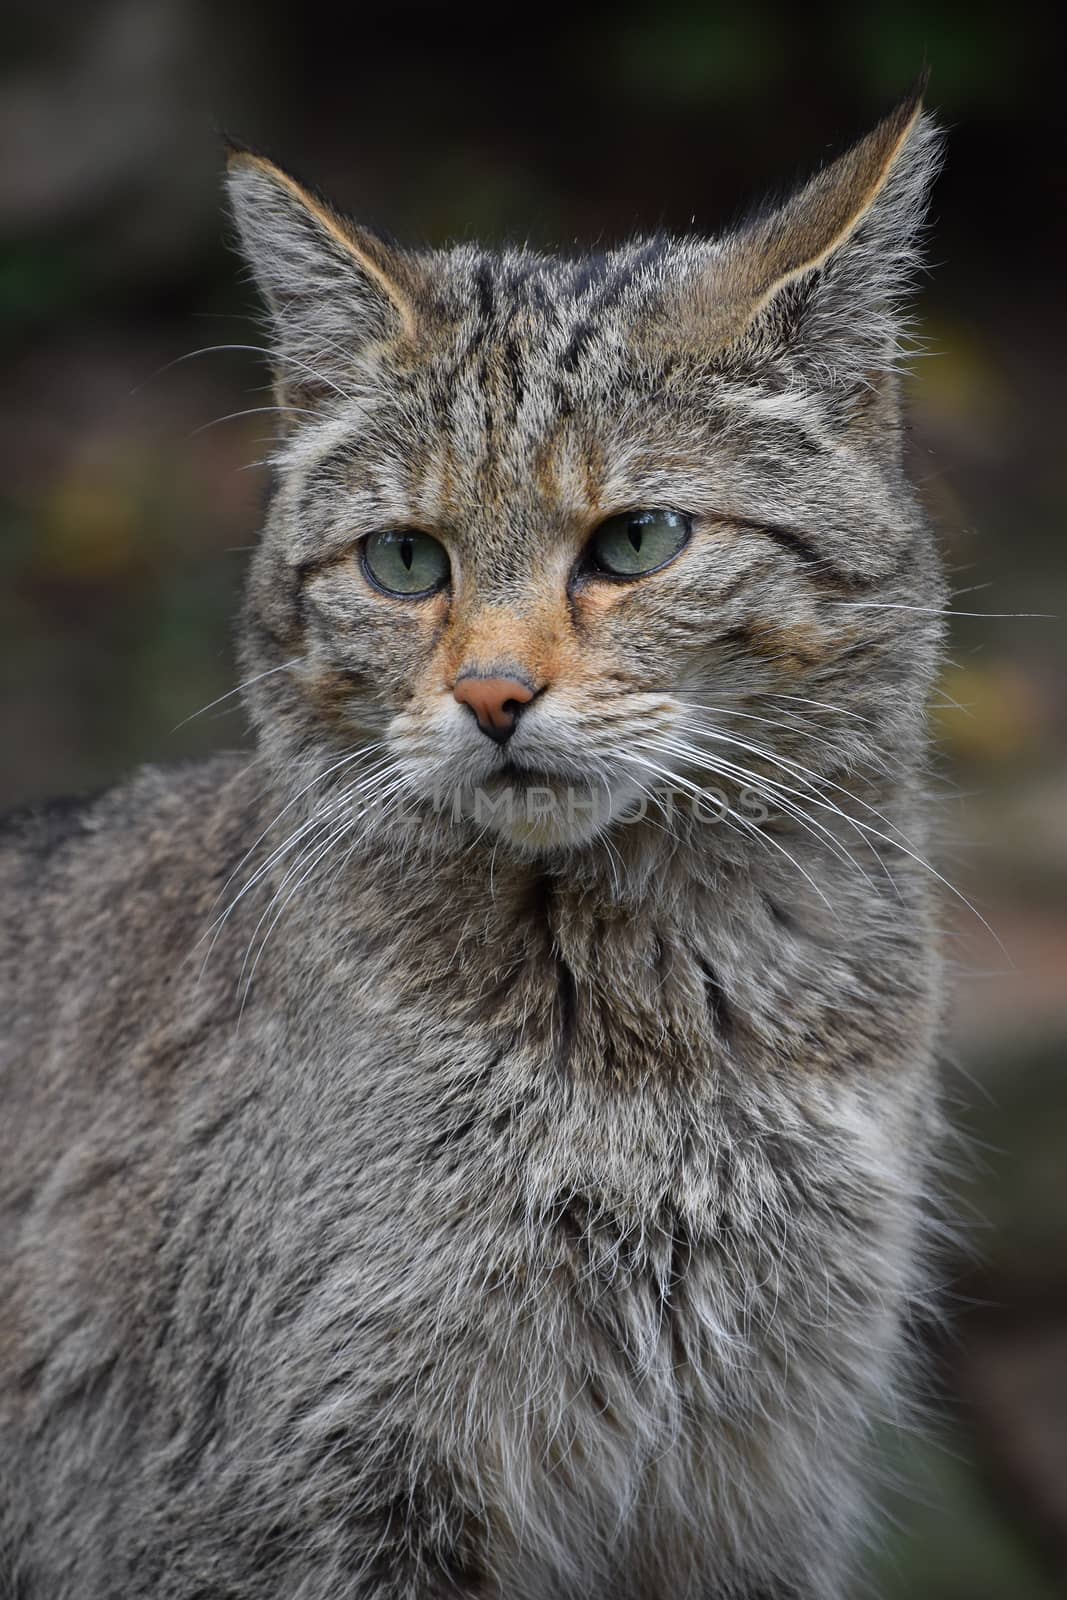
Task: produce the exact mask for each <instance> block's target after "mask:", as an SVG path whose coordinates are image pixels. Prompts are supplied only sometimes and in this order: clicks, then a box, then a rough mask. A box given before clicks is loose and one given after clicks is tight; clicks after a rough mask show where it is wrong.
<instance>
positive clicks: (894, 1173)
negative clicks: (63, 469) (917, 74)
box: [0, 94, 943, 1600]
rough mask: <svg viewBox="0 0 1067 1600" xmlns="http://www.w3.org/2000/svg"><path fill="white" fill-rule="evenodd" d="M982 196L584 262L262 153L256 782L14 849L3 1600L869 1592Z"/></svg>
mask: <svg viewBox="0 0 1067 1600" xmlns="http://www.w3.org/2000/svg"><path fill="white" fill-rule="evenodd" d="M936 154H937V136H936V133H935V131H934V129H933V128H932V126H931V124H930V122H929V120H928V118H927V117H926V116H925V114H924V113H923V112H922V110H921V105H920V99H919V95H918V94H916V95H915V96H913V97H912V98H911V99H909V100H908V101H907V102H906V103H905V104H903V105H901V106H900V107H899V108H898V109H897V110H896V111H894V112H893V113H892V114H891V115H890V116H888V117H887V118H886V119H885V120H884V121H883V122H882V123H881V124H879V126H878V127H876V128H875V129H874V131H873V132H872V133H870V134H869V135H868V136H867V137H866V138H864V139H863V140H862V141H861V142H860V143H859V144H857V145H856V146H854V147H853V148H852V149H851V150H850V151H848V152H847V153H846V154H845V155H844V156H842V157H840V158H839V159H838V160H837V161H836V162H834V163H832V164H831V165H829V166H827V167H825V168H824V169H823V170H822V171H821V172H820V173H819V174H818V175H817V176H816V177H815V178H814V179H813V180H812V181H811V182H809V183H808V184H807V185H806V186H805V187H803V188H801V189H800V190H799V191H798V192H797V193H796V194H795V195H794V196H793V198H792V199H790V200H788V201H787V202H786V203H785V204H784V205H782V206H780V207H779V208H777V209H770V210H767V211H765V212H764V213H762V214H759V215H757V216H756V217H755V218H754V219H753V220H751V221H749V222H747V223H745V224H744V225H743V226H741V227H739V228H738V229H736V230H735V231H733V232H732V233H729V234H727V235H726V236H724V237H722V238H719V239H717V240H715V241H714V242H703V241H701V240H698V239H695V238H686V239H667V238H652V239H647V240H643V241H639V242H637V243H634V244H631V245H627V246H625V247H624V248H620V249H616V250H611V251H609V252H608V253H606V254H604V255H602V256H597V257H593V258H588V259H577V260H569V259H555V258H550V257H547V256H542V255H536V254H531V253H527V252H525V251H519V252H505V253H501V254H490V253H486V252H483V251H481V250H478V249H475V248H472V247H469V246H463V247H459V248H455V249H451V250H447V251H441V252H429V253H422V254H417V253H405V252H401V251H400V250H399V249H397V248H395V247H393V246H391V245H387V244H385V243H384V242H383V241H382V240H380V239H379V238H378V237H376V236H375V235H373V234H371V233H369V232H367V231H364V230H361V229H359V228H357V227H355V226H353V225H351V224H350V223H349V222H347V221H345V220H344V219H342V218H341V217H340V216H339V215H337V214H336V213H335V212H334V211H332V210H331V209H330V208H329V207H328V206H327V205H326V204H324V203H323V202H322V201H320V200H319V199H318V198H317V197H315V196H314V195H312V194H310V193H309V192H307V191H306V190H304V189H303V188H302V187H301V186H300V185H298V184H297V183H296V182H295V181H294V180H293V179H292V178H290V177H288V176H287V175H286V174H285V173H283V172H282V171H280V170H279V169H278V168H276V167H275V166H273V165H272V164H271V163H270V162H268V161H266V160H265V159H263V158H261V157H259V156H257V155H254V154H251V153H248V152H243V151H235V152H234V153H233V155H232V157H231V160H230V169H229V188H230V195H231V200H232V205H233V209H234V214H235V217H236V222H237V227H238V230H239V234H240V239H241V242H242V245H243V249H244V252H245V255H246V258H247V260H248V262H249V264H250V266H251V268H252V271H253V273H254V275H255V277H256V279H257V280H258V283H259V285H260V288H261V290H262V293H263V294H264V296H265V298H266V302H267V305H268V307H269V311H270V314H271V318H272V324H273V332H274V351H273V356H274V370H275V375H276V396H277V401H278V405H279V407H280V408H282V409H281V410H280V416H281V418H282V424H283V428H284V436H283V439H282V442H281V444H280V447H279V450H278V454H277V457H276V460H275V463H274V467H275V474H276V483H275V491H274V495H273V499H272V503H271V507H270V511H269V515H268V518H267V523H266V528H265V531H264V533H263V536H262V540H261V542H260V544H259V546H258V550H257V553H256V555H255V557H254V560H253V563H252V569H251V576H250V581H249V584H248V591H247V601H246V605H245V608H244V612H243V617H242V621H241V627H240V654H241V661H242V665H243V669H244V671H243V677H244V679H245V688H244V695H245V700H246V704H247V707H248V710H249V713H250V716H251V720H252V722H253V724H254V727H255V730H256V734H257V740H258V750H257V756H256V759H255V761H254V762H253V763H252V764H251V766H249V765H247V763H246V760H245V759H244V758H242V757H237V756H232V757H231V756H220V757H218V758H216V759H213V760H209V761H206V762H204V763H202V764H200V765H195V766H189V767H187V768H184V769H178V770H172V771H160V770H147V771H143V772H141V773H140V774H139V775H138V776H136V777H134V778H133V779H132V780H131V781H130V782H129V783H127V784H125V785H124V786H122V787H120V788H118V789H116V790H114V791H113V792H111V793H108V794H106V795H104V796H103V797H102V798H98V799H96V800H94V801H92V802H89V803H86V804H84V805H72V806H65V807H62V808H59V809H54V808H52V809H45V810H43V811H40V812H37V813H33V814H30V815H27V816H22V817H20V818H17V819H15V820H14V821H12V823H11V824H10V825H9V826H8V828H7V831H6V833H5V835H4V839H3V846H2V851H0V863H2V865H0V878H2V883H3V906H4V919H5V921H4V933H3V936H2V942H0V971H2V989H3V996H4V999H3V1017H4V1043H3V1079H2V1081H3V1104H4V1116H3V1122H2V1128H0V1174H2V1177H0V1183H2V1191H0V1193H2V1211H3V1218H4V1222H3V1235H2V1256H0V1295H2V1306H3V1311H2V1325H0V1374H2V1375H0V1429H2V1448H0V1474H2V1478H0V1576H2V1577H3V1579H4V1581H6V1585H7V1587H6V1589H5V1591H4V1592H5V1593H7V1594H10V1595H13V1596H18V1597H19V1600H39V1597H47V1600H67V1597H70V1600H74V1597H77V1600H104V1597H114V1596H122V1597H137V1596H145V1597H149V1596H150V1597H152V1600H209V1597H210V1600H245V1597H252V1596H255V1597H257V1600H259V1597H263V1596H267V1595H270V1596H279V1597H287V1600H289V1597H291V1600H298V1597H299V1600H326V1597H342V1596H345V1597H353V1600H356V1597H369V1596H375V1597H381V1600H399V1597H401V1596H404V1597H427V1600H430V1597H443V1596H470V1597H473V1596H488V1597H491V1596H499V1597H504V1596H507V1597H509V1600H550V1597H560V1600H562V1597H568V1600H578V1597H581V1600H587V1597H588V1600H594V1597H602V1600H606V1597H618V1600H627V1597H629V1600H667V1597H671V1600H675V1597H678V1596H682V1595H690V1596H694V1597H695V1596H702V1597H738V1600H757V1597H759V1600H772V1597H773V1600H785V1597H787V1596H788V1597H811V1600H833V1597H834V1596H839V1595H842V1594H843V1593H845V1592H846V1586H847V1584H848V1582H849V1577H850V1572H851V1568H852V1563H853V1559H854V1551H855V1547H856V1542H857V1538H858V1537H859V1536H860V1534H861V1533H862V1530H863V1527H864V1523H865V1516H866V1511H865V1502H866V1499H867V1495H866V1491H865V1487H864V1485H865V1481H866V1479H867V1477H868V1475H869V1461H868V1455H869V1434H870V1431H871V1428H872V1425H873V1423H874V1422H875V1421H876V1420H877V1419H878V1418H880V1417H881V1416H882V1415H884V1414H885V1413H886V1412H887V1411H889V1410H891V1409H892V1407H893V1405H894V1404H895V1401H896V1396H897V1392H898V1385H899V1380H900V1369H901V1365H902V1355H903V1351H904V1347H905V1345H906V1339H905V1337H904V1332H903V1330H904V1329H905V1327H906V1323H907V1318H908V1314H909V1309H910V1307H911V1306H912V1304H913V1302H914V1300H915V1297H916V1296H917V1295H918V1294H920V1293H921V1292H922V1290H923V1270H922V1259H923V1241H924V1237H925V1233H924V1227H923V1218H924V1215H925V1209H926V1200H925V1198H924V1197H925V1194H926V1191H927V1188H928V1168H929V1165H930V1159H931V1151H932V1149H933V1148H934V1145H935V1140H936V1129H937V1110H936V1096H935V1092H934V1085H933V1059H934V1052H935V1049H936V1040H937V1032H938V1025H939V1013H940V1008H941V1000H940V993H941V979H940V969H939V959H938V940H937V932H936V907H935V903H934V896H933V893H932V883H931V875H930V873H929V872H928V871H927V870H926V867H925V864H924V857H925V853H926V848H927V846H926V833H927V829H928V824H927V820H926V809H927V803H926V799H925V784H926V779H925V775H924V774H925V768H926V763H927V735H926V728H925V702H926V697H927V691H928V689H929V687H930V684H931V681H932V678H933V675H934V673H935V671H936V668H937V664H938V657H939V649H940V640H941V633H942V625H941V617H940V609H941V605H942V596H943V591H942V581H941V578H940V575H939V569H938V564H937V558H936V554H935V551H934V548H933V543H932V540H931V537H930V534H929V532H928V530H927V527H926V525H925V522H924V517H923V514H922V511H921V508H920V506H919V504H918V502H917V500H916V497H915V495H914V493H913V491H912V490H911V488H910V487H909V485H908V482H907V478H906V474H905V468H904V464H903V448H902V423H901V411H900V398H899V392H898V390H899V366H900V360H899V340H900V334H901V329H902V322H901V311H900V300H901V296H902V293H903V290H904V289H905V287H906V285H907V280H908V277H909V274H910V273H911V271H912V269H913V267H914V265H915V260H916V242H917V233H918V230H919V228H920V224H921V219H922V214H923V208H924V204H925V194H926V190H927V186H928V182H929V179H930V177H931V174H932V171H933V168H934V165H935V162H936ZM712 790H713V791H714V793H715V794H716V796H717V797H718V798H717V800H716V802H715V804H713V805H708V804H705V800H706V797H707V795H708V793H709V791H712ZM533 802H536V803H533Z"/></svg>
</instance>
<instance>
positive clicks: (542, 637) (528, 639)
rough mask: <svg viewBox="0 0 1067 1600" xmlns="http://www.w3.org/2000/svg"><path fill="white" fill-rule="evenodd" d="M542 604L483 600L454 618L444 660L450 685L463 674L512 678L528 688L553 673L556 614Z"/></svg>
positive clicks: (557, 644) (538, 686)
mask: <svg viewBox="0 0 1067 1600" xmlns="http://www.w3.org/2000/svg"><path fill="white" fill-rule="evenodd" d="M555 612H556V608H555V607H553V606H550V605H548V604H540V605H538V604H523V603H522V602H521V600H514V601H511V602H508V603H504V602H502V601H483V602H481V603H480V604H476V605H472V606H471V607H470V609H469V610H467V611H466V613H465V614H464V615H463V616H462V617H460V618H459V619H457V620H458V626H457V627H456V628H455V631H454V634H453V638H452V641H451V648H450V649H449V652H448V661H447V663H446V676H447V677H448V679H449V682H450V683H451V684H455V682H456V680H457V679H458V678H459V677H461V676H463V675H468V676H470V675H478V676H481V677H501V678H517V679H519V680H521V681H523V682H526V683H529V684H530V685H531V687H532V688H533V689H534V690H537V689H541V688H543V687H544V686H545V685H546V684H547V683H549V682H550V681H551V679H552V678H553V677H554V676H555V672H556V666H557V661H558V656H559V647H560V619H559V618H558V616H557V615H556V614H555Z"/></svg>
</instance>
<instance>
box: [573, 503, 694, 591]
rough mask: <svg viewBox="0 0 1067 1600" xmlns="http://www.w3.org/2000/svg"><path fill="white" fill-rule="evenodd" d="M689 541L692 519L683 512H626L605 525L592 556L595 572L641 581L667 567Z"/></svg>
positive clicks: (595, 538) (594, 540)
mask: <svg viewBox="0 0 1067 1600" xmlns="http://www.w3.org/2000/svg"><path fill="white" fill-rule="evenodd" d="M688 538H689V518H688V517H684V516H683V515H682V513H681V512H680V511H624V512H623V513H622V515H621V516H618V517H609V518H608V520H607V522H603V523H601V525H600V527H599V528H598V529H597V531H596V533H594V535H593V538H592V542H591V544H590V546H589V554H590V556H591V558H592V565H593V570H594V571H597V570H599V571H600V572H610V573H611V574H612V575H613V576H614V577H616V578H638V577H641V576H642V575H643V574H644V573H646V572H655V570H656V568H657V567H663V566H666V564H667V562H668V561H672V560H673V559H674V557H675V556H676V555H677V554H678V552H679V550H680V549H681V548H682V546H683V545H684V544H685V542H686V540H687V539H688Z"/></svg>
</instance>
